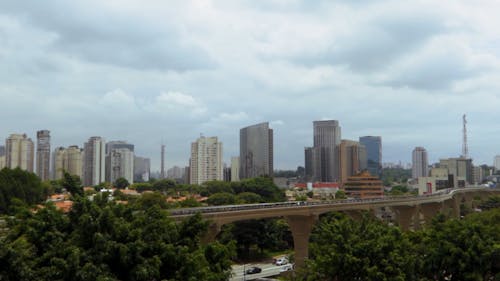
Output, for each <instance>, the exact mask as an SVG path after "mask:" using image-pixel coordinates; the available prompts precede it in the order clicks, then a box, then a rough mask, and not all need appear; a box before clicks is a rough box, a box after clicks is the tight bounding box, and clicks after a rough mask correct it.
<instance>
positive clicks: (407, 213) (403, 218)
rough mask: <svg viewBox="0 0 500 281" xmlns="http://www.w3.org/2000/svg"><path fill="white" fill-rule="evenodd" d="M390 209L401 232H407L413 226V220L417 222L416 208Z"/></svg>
mask: <svg viewBox="0 0 500 281" xmlns="http://www.w3.org/2000/svg"><path fill="white" fill-rule="evenodd" d="M392 209H393V210H394V212H395V213H396V221H397V222H398V224H399V227H401V229H402V230H403V231H406V230H409V229H410V228H411V227H412V226H414V224H415V220H414V218H417V220H419V218H418V217H419V215H418V214H419V213H418V208H417V206H393V207H392ZM416 223H419V222H416Z"/></svg>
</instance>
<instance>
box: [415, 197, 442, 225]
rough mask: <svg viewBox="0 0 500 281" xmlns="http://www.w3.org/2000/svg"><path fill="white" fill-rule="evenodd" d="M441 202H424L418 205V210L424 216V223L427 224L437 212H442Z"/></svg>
mask: <svg viewBox="0 0 500 281" xmlns="http://www.w3.org/2000/svg"><path fill="white" fill-rule="evenodd" d="M442 209H443V203H441V202H436V203H425V204H421V205H420V212H421V213H422V215H423V216H424V221H425V224H426V225H429V224H430V223H431V221H432V218H434V217H435V216H436V215H437V214H438V213H439V212H442Z"/></svg>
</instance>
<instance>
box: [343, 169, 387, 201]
mask: <svg viewBox="0 0 500 281" xmlns="http://www.w3.org/2000/svg"><path fill="white" fill-rule="evenodd" d="M344 190H345V193H346V195H347V197H352V198H360V199H364V198H380V197H383V196H384V187H383V185H382V181H381V180H379V179H378V177H376V176H372V175H371V174H370V173H369V172H367V171H364V172H361V173H359V174H356V175H354V176H351V177H349V178H348V180H347V182H346V183H345V184H344Z"/></svg>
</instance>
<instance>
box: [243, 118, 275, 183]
mask: <svg viewBox="0 0 500 281" xmlns="http://www.w3.org/2000/svg"><path fill="white" fill-rule="evenodd" d="M266 175H267V176H272V175H273V130H272V129H270V128H269V123H267V122H266V123H260V124H256V125H253V126H249V127H245V128H243V129H241V130H240V179H246V178H253V177H259V176H266Z"/></svg>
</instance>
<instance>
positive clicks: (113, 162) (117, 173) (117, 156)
mask: <svg viewBox="0 0 500 281" xmlns="http://www.w3.org/2000/svg"><path fill="white" fill-rule="evenodd" d="M106 172H107V178H106V180H107V181H108V182H111V183H114V182H115V181H116V180H117V179H119V178H124V179H126V180H127V181H128V182H129V183H130V184H132V183H134V152H133V151H131V150H130V148H129V147H125V146H121V147H119V148H117V147H113V148H111V149H110V150H109V153H108V154H107V155H106Z"/></svg>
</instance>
